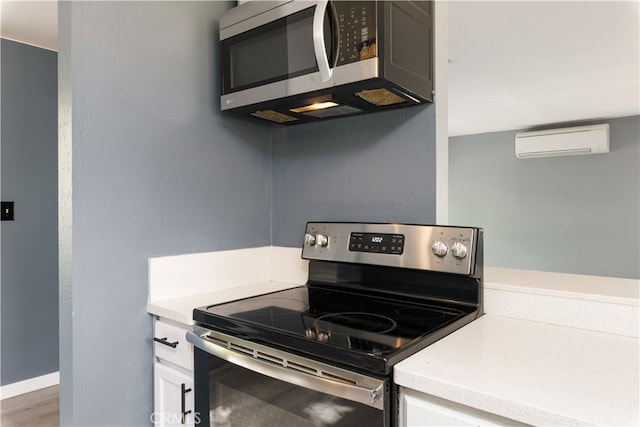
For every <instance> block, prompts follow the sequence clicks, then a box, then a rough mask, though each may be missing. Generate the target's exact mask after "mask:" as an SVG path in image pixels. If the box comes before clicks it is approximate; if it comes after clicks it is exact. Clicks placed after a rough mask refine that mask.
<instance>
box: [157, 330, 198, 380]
mask: <svg viewBox="0 0 640 427" xmlns="http://www.w3.org/2000/svg"><path fill="white" fill-rule="evenodd" d="M187 331H188V329H186V328H181V327H179V326H176V325H172V324H170V323H167V322H164V321H162V320H156V321H155V322H154V334H153V337H154V342H153V348H154V352H155V356H156V357H157V358H159V359H162V360H166V361H168V362H171V363H174V364H176V365H178V366H180V367H182V368H185V369H188V370H189V371H193V346H192V345H191V344H189V343H188V342H187V339H186V338H185V334H186V333H187ZM159 341H161V342H159Z"/></svg>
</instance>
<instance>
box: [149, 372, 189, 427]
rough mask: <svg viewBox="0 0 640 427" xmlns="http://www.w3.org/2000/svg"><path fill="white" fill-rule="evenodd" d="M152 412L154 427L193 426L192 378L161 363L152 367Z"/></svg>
mask: <svg viewBox="0 0 640 427" xmlns="http://www.w3.org/2000/svg"><path fill="white" fill-rule="evenodd" d="M153 382H154V384H153V387H154V390H153V391H154V412H153V414H152V416H151V421H152V422H153V423H154V424H155V425H156V426H193V425H194V422H195V423H196V424H197V422H198V419H197V416H196V415H195V414H194V412H193V410H194V409H193V393H194V392H193V378H192V377H191V376H189V375H186V374H184V373H182V372H180V371H178V370H176V369H173V368H171V367H169V366H167V365H163V364H162V363H157V362H156V363H154V366H153Z"/></svg>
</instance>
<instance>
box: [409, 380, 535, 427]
mask: <svg viewBox="0 0 640 427" xmlns="http://www.w3.org/2000/svg"><path fill="white" fill-rule="evenodd" d="M399 418H400V419H399V423H398V424H399V427H418V426H420V427H426V426H480V427H485V426H487V427H488V426H514V427H515V426H524V424H521V423H519V422H517V421H515V420H510V419H507V418H503V417H500V416H498V415H494V414H489V413H487V412H484V411H481V410H478V409H474V408H470V407H468V406H463V405H459V404H457V403H453V402H449V401H447V400H444V399H440V398H437V397H435V396H429V395H427V394H423V393H420V392H416V391H414V390H410V389H406V388H404V387H400V414H399Z"/></svg>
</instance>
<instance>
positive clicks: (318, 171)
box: [272, 105, 436, 247]
mask: <svg viewBox="0 0 640 427" xmlns="http://www.w3.org/2000/svg"><path fill="white" fill-rule="evenodd" d="M435 204H436V166H435V106H433V105H430V106H428V107H415V108H408V109H401V110H395V111H389V112H383V113H375V114H371V115H367V116H360V117H352V118H344V119H338V120H334V121H329V122H325V123H321V124H308V125H301V126H291V127H288V128H278V129H276V130H275V131H274V138H273V219H272V221H273V244H274V245H276V246H292V247H296V246H300V245H301V242H302V238H303V235H304V226H305V223H306V221H308V220H317V221H371V222H390V221H391V222H405V223H426V224H428V223H433V222H434V221H435V217H436V206H435Z"/></svg>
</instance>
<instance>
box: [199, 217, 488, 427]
mask: <svg viewBox="0 0 640 427" xmlns="http://www.w3.org/2000/svg"><path fill="white" fill-rule="evenodd" d="M482 240H483V233H482V230H481V229H479V228H472V227H451V226H431V225H408V224H372V223H319V222H310V223H308V224H307V226H306V230H305V235H304V243H303V248H302V257H303V258H305V259H308V260H309V278H308V281H307V284H306V285H305V286H300V287H295V288H292V289H287V290H283V291H278V292H273V293H269V294H265V295H259V296H256V297H251V298H246V299H242V300H238V301H233V302H229V303H224V304H218V305H213V306H205V307H201V308H197V309H195V310H194V312H193V318H194V320H195V321H196V326H195V327H194V331H193V333H189V334H188V336H187V339H188V340H189V341H190V342H191V343H193V344H194V346H195V356H194V357H195V400H196V413H197V414H198V417H199V419H200V421H201V422H202V423H205V424H211V425H216V426H227V425H229V426H234V425H241V426H252V425H253V426H288V425H291V426H305V425H308V426H314V425H315V426H353V425H367V426H392V425H395V423H396V422H397V421H396V417H397V412H398V408H397V400H398V399H397V387H396V386H395V385H394V384H393V365H394V364H395V363H397V362H399V361H401V360H403V359H404V358H406V357H408V356H410V355H412V354H414V353H416V352H417V351H419V350H421V349H423V348H425V347H426V346H428V345H429V344H431V343H433V342H435V341H437V340H439V339H440V338H442V337H444V336H445V335H447V334H449V333H451V332H453V331H455V330H456V329H458V328H460V327H462V326H464V325H465V324H467V323H469V322H471V321H472V320H474V319H476V318H477V317H479V316H481V315H482V287H483V273H482Z"/></svg>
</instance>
